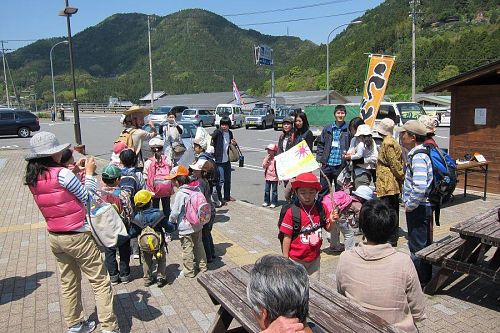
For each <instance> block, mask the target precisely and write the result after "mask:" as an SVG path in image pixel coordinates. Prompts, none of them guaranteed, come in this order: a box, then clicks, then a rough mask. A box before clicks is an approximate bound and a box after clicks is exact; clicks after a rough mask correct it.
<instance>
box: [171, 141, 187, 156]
mask: <svg viewBox="0 0 500 333" xmlns="http://www.w3.org/2000/svg"><path fill="white" fill-rule="evenodd" d="M172 150H173V151H174V153H175V154H176V155H179V154H182V153H184V152H185V151H186V146H184V144H183V143H182V142H173V143H172Z"/></svg>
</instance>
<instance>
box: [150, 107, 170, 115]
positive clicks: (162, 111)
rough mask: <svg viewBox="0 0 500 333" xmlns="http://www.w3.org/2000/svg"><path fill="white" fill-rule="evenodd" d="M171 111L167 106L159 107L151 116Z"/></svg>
mask: <svg viewBox="0 0 500 333" xmlns="http://www.w3.org/2000/svg"><path fill="white" fill-rule="evenodd" d="M171 109H172V108H171V107H169V106H160V107H158V108H156V109H153V112H151V114H167V113H168V111H170V110H171Z"/></svg>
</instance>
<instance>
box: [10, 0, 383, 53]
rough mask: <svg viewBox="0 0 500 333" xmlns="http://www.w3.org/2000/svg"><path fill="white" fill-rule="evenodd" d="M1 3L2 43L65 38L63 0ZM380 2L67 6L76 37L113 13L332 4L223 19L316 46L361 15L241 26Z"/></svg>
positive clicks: (152, 0) (94, 2)
mask: <svg viewBox="0 0 500 333" xmlns="http://www.w3.org/2000/svg"><path fill="white" fill-rule="evenodd" d="M1 2H2V4H1V8H2V11H1V14H0V40H15V39H23V40H24V39H28V40H36V39H41V38H49V37H59V36H65V35H67V30H66V23H65V22H66V21H65V19H64V18H63V17H60V16H58V15H57V14H58V12H59V10H61V9H62V8H64V4H65V3H64V0H2V1H1ZM331 2H334V3H331ZM381 2H382V0H334V1H331V0H330V1H328V0H307V1H305V0H273V1H269V0H268V1H265V0H253V1H241V0H205V1H200V0H198V1H195V0H70V2H69V5H70V6H71V7H77V8H78V9H79V10H78V13H77V14H76V15H74V16H73V17H72V20H71V28H72V33H73V34H76V33H77V32H79V31H82V30H83V29H85V28H87V27H90V26H93V25H95V24H97V23H99V22H101V21H102V20H104V19H105V18H106V17H108V16H110V15H112V14H115V13H133V12H137V13H144V14H156V15H161V16H164V15H167V14H170V13H173V12H176V11H179V10H181V9H186V8H203V9H207V10H210V11H212V12H215V13H217V14H219V15H224V14H237V13H249V12H256V11H266V10H267V11H269V10H275V9H285V8H291V7H299V6H308V5H315V4H321V3H331V4H327V5H321V6H314V7H309V8H304V9H299V10H280V11H275V12H270V13H260V14H255V15H239V16H227V17H226V18H227V19H228V20H230V21H231V22H233V23H235V24H236V25H238V26H241V27H242V28H245V29H248V28H252V29H255V30H257V31H260V32H262V33H265V34H270V35H286V34H287V29H288V33H289V34H290V35H293V36H298V37H300V38H302V39H309V40H311V41H313V42H315V43H317V44H320V43H325V42H326V37H327V35H328V33H329V32H330V31H331V30H332V29H333V28H335V27H336V26H338V25H340V24H344V23H348V22H349V21H352V20H353V19H355V18H356V17H358V16H361V15H362V13H356V14H350V15H342V16H336V17H329V18H318V19H315V20H307V21H299V22H287V23H279V24H267V25H256V26H243V25H244V24H251V23H261V22H271V21H282V20H290V19H300V18H308V17H317V16H327V15H336V14H342V13H349V12H356V11H363V10H367V9H371V8H374V7H376V6H377V5H379V4H380V3H381ZM28 43H29V42H14V41H9V42H8V43H7V44H6V47H7V48H9V49H16V48H18V47H21V46H23V45H26V44H28Z"/></svg>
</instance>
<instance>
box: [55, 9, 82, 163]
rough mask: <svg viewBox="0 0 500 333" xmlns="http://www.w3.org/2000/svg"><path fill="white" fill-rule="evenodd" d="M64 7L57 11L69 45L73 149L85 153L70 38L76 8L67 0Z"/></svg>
mask: <svg viewBox="0 0 500 333" xmlns="http://www.w3.org/2000/svg"><path fill="white" fill-rule="evenodd" d="M65 4H66V7H64V9H63V10H62V11H61V12H59V16H66V25H67V26H68V47H69V67H70V69H71V79H72V81H73V115H74V118H75V122H74V124H73V128H74V131H75V141H76V144H77V146H75V150H77V151H78V152H81V153H83V154H84V153H85V146H84V145H82V132H81V130H80V113H79V111H78V100H77V98H76V81H75V68H74V64H73V40H72V38H71V22H70V17H71V15H73V14H76V12H77V11H78V8H75V7H69V3H68V0H65Z"/></svg>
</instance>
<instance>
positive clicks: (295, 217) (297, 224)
mask: <svg viewBox="0 0 500 333" xmlns="http://www.w3.org/2000/svg"><path fill="white" fill-rule="evenodd" d="M314 206H315V207H316V210H317V211H318V214H319V228H321V227H324V226H325V225H326V214H325V210H324V209H323V204H322V203H321V201H320V200H316V202H315V203H314ZM289 209H291V210H292V221H293V226H292V228H293V231H292V240H294V239H295V238H297V236H298V235H300V234H301V233H302V232H301V230H300V229H301V225H302V223H301V222H302V221H301V219H300V207H299V206H297V205H296V204H294V203H291V204H286V205H283V206H282V207H281V211H280V217H279V220H278V230H279V228H280V227H281V224H282V223H283V218H284V217H285V214H286V212H287V211H288V210H289ZM284 237H285V234H284V233H283V232H281V231H279V232H278V239H279V240H280V243H281V246H282V247H283V238H284Z"/></svg>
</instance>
